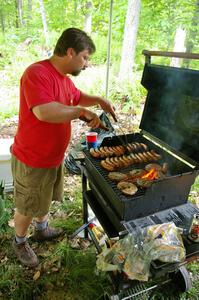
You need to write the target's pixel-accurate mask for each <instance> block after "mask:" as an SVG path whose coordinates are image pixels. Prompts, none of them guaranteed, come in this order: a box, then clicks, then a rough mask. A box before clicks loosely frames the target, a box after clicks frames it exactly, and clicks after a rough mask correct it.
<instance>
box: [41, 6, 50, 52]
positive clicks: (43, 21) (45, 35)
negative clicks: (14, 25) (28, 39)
mask: <svg viewBox="0 0 199 300" xmlns="http://www.w3.org/2000/svg"><path fill="white" fill-rule="evenodd" d="M39 3H40V8H41V17H42V24H43V29H44V38H45V44H46V46H47V47H48V42H49V39H48V27H47V22H46V13H45V8H44V3H43V0H39Z"/></svg>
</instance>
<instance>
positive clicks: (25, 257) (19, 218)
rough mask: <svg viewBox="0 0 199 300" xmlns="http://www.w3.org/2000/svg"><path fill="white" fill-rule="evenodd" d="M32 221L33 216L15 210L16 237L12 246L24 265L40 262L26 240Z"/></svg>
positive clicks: (33, 264)
mask: <svg viewBox="0 0 199 300" xmlns="http://www.w3.org/2000/svg"><path fill="white" fill-rule="evenodd" d="M31 221H32V217H27V216H24V215H22V214H20V213H19V212H17V211H16V212H15V215H14V222H15V238H14V240H13V243H12V246H13V249H14V251H15V254H16V256H17V258H18V259H19V260H20V262H21V263H22V264H23V265H26V266H29V267H35V266H37V265H38V264H39V261H38V258H37V256H36V254H35V253H34V251H33V250H32V249H31V247H30V246H29V244H28V242H27V240H26V235H27V231H28V228H29V226H30V223H31Z"/></svg>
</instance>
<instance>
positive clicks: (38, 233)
mask: <svg viewBox="0 0 199 300" xmlns="http://www.w3.org/2000/svg"><path fill="white" fill-rule="evenodd" d="M62 234H63V230H62V229H55V228H52V227H49V226H48V215H45V216H43V217H40V218H35V232H34V234H33V235H32V236H31V239H32V240H33V241H37V242H43V241H50V240H53V239H55V238H57V237H59V236H61V235H62Z"/></svg>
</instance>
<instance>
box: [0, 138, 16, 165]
mask: <svg viewBox="0 0 199 300" xmlns="http://www.w3.org/2000/svg"><path fill="white" fill-rule="evenodd" d="M13 141H14V139H13V138H10V139H0V161H3V160H9V159H10V157H11V153H10V146H11V145H12V144H13Z"/></svg>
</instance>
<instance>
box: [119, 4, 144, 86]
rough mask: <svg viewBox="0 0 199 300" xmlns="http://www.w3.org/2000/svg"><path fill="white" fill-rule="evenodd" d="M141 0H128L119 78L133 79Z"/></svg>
mask: <svg viewBox="0 0 199 300" xmlns="http://www.w3.org/2000/svg"><path fill="white" fill-rule="evenodd" d="M140 6H141V0H128V8H127V14H126V21H125V28H124V38H123V45H122V58H121V63H120V71H119V79H120V80H122V81H124V80H129V81H132V75H133V65H134V57H135V48H136V38H137V31H138V25H139V15H140Z"/></svg>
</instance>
